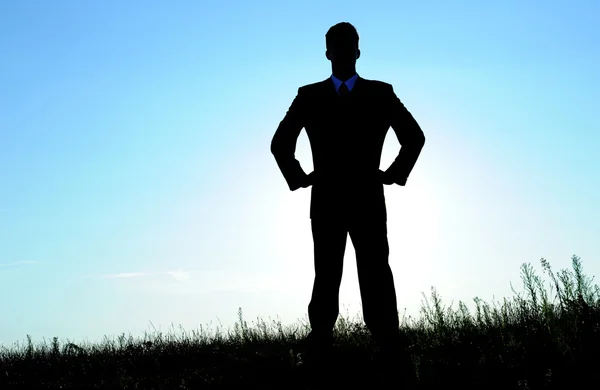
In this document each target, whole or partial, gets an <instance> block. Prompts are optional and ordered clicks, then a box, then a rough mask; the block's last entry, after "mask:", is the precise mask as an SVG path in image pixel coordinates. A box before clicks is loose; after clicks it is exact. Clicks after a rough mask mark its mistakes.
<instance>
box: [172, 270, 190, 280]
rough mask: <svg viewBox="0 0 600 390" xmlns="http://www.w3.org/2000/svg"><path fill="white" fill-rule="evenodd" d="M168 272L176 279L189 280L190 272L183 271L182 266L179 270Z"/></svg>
mask: <svg viewBox="0 0 600 390" xmlns="http://www.w3.org/2000/svg"><path fill="white" fill-rule="evenodd" d="M167 274H168V275H170V276H172V277H173V278H174V279H175V280H188V279H189V278H190V272H188V271H183V270H182V269H181V268H180V269H178V270H177V271H169V272H167Z"/></svg>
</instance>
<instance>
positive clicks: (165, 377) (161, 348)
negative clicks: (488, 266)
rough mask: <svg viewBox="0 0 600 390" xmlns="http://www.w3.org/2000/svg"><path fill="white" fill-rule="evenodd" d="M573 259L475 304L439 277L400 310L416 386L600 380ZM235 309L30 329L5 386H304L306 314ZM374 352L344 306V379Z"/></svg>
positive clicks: (588, 284)
mask: <svg viewBox="0 0 600 390" xmlns="http://www.w3.org/2000/svg"><path fill="white" fill-rule="evenodd" d="M571 260H572V270H561V271H560V272H558V273H556V274H555V273H554V272H553V271H552V269H551V267H550V264H549V263H548V261H546V260H545V259H541V261H540V263H541V268H542V271H543V274H545V275H546V276H547V281H544V280H543V279H542V278H541V277H540V276H538V275H536V273H535V271H534V269H533V267H532V266H531V264H529V263H526V264H523V265H522V266H521V279H522V283H523V291H521V292H517V291H515V289H514V288H513V287H512V285H511V288H512V291H513V292H514V294H515V296H514V297H513V298H512V299H507V298H504V299H503V300H502V302H492V304H489V303H487V302H484V301H483V300H481V299H479V298H475V299H474V301H475V310H474V312H472V313H471V312H470V311H469V310H468V308H467V306H466V305H465V304H464V303H463V302H459V303H458V307H457V308H453V307H452V306H445V305H444V304H443V302H442V299H441V297H440V296H439V294H438V293H437V291H436V290H435V289H434V288H432V290H431V293H430V296H429V297H427V296H425V295H424V300H423V305H422V309H421V316H420V318H418V319H412V318H409V319H406V318H402V323H401V326H400V328H401V331H402V334H403V335H404V336H405V338H406V341H407V345H408V349H407V351H408V352H407V353H409V354H410V358H411V360H412V363H413V364H414V370H415V372H416V375H417V377H418V383H419V386H420V387H421V388H432V386H433V388H441V387H444V388H445V387H446V386H450V385H452V386H460V387H461V388H467V387H468V388H481V389H484V388H502V389H542V388H544V389H550V388H552V389H568V388H576V387H577V386H582V385H583V383H584V382H585V383H586V387H589V386H591V388H600V376H599V375H598V372H600V370H599V366H598V364H599V363H600V359H599V358H598V356H599V353H600V349H599V348H600V337H599V336H600V289H599V288H598V285H593V284H592V282H593V279H590V278H588V277H587V276H585V275H584V273H583V269H582V264H581V260H580V258H579V257H577V256H573V257H572V259H571ZM238 316H239V321H238V322H237V323H236V324H235V326H234V327H233V329H228V330H223V329H222V327H217V328H216V330H214V331H213V330H212V329H207V328H205V327H202V326H200V328H199V330H198V331H192V332H191V333H188V332H186V331H185V330H183V329H181V327H180V332H179V334H176V333H173V334H166V335H163V334H162V333H161V332H157V333H155V334H152V335H148V334H145V335H144V337H143V338H142V339H134V338H132V337H131V336H129V337H126V336H125V334H122V335H121V336H119V337H118V338H117V340H116V341H115V340H110V339H108V338H105V341H104V342H103V343H101V344H99V345H93V344H88V345H77V344H74V343H72V342H69V341H66V342H59V341H58V339H57V338H54V339H53V340H52V341H51V342H50V345H47V344H46V342H44V343H42V344H39V345H34V344H33V342H32V340H31V337H30V336H29V335H27V344H26V345H22V346H19V345H18V344H17V346H16V348H15V349H12V350H9V349H6V348H2V349H1V350H0V389H8V388H17V387H18V388H63V389H75V388H77V389H83V388H90V389H91V388H120V389H199V388H225V387H226V388H230V387H232V386H248V387H249V386H252V387H254V386H260V387H261V388H277V389H288V388H290V389H292V388H303V386H304V385H303V383H304V377H305V376H304V362H303V352H302V347H301V341H302V340H303V338H304V337H305V336H306V334H307V333H308V331H309V328H308V326H307V324H306V323H299V324H295V325H290V326H284V325H282V324H281V322H280V321H275V320H270V321H269V322H265V321H264V320H261V319H257V321H256V322H255V323H253V324H252V325H251V326H249V325H248V323H247V322H246V321H245V320H244V318H243V313H242V310H241V309H239V311H238ZM374 352H375V347H374V344H373V342H372V340H371V337H370V335H369V332H368V331H367V330H366V328H365V326H364V324H363V322H362V319H361V318H360V317H357V318H355V319H354V320H351V319H349V318H348V316H341V317H340V318H339V320H338V322H337V324H336V328H335V348H334V353H335V359H334V362H332V370H337V371H336V372H338V373H339V378H340V379H339V387H348V386H352V387H356V386H358V385H359V384H361V383H362V384H367V385H368V383H369V381H370V379H369V378H371V376H372V375H373V373H374V372H375V370H376V367H375V366H374V363H373V359H372V358H373V354H374ZM588 382H589V385H587V383H588Z"/></svg>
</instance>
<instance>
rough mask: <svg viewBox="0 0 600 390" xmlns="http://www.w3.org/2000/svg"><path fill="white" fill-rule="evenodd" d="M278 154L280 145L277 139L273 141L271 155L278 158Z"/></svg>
mask: <svg viewBox="0 0 600 390" xmlns="http://www.w3.org/2000/svg"><path fill="white" fill-rule="evenodd" d="M278 153H279V145H278V144H277V142H276V141H275V138H273V140H272V141H271V154H272V155H273V156H277V154H278Z"/></svg>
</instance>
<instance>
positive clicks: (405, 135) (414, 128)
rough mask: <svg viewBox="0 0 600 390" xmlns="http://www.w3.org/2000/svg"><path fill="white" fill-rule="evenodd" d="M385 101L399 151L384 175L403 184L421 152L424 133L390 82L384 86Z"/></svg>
mask: <svg viewBox="0 0 600 390" xmlns="http://www.w3.org/2000/svg"><path fill="white" fill-rule="evenodd" d="M386 101H387V102H388V104H387V106H386V107H387V109H388V114H389V118H390V126H391V127H392V129H393V130H394V133H396V137H397V138H398V142H399V143H400V152H399V153H398V156H397V157H396V159H395V160H394V162H393V163H392V165H390V167H389V168H388V169H387V170H386V171H385V175H387V176H389V177H391V178H392V180H393V182H394V183H396V184H400V185H404V184H405V183H406V179H408V176H409V175H410V172H411V171H412V169H413V168H414V166H415V164H416V162H417V159H418V158H419V155H420V154H421V149H422V148H423V145H424V144H425V134H424V133H423V130H421V127H420V126H419V124H418V123H417V121H416V120H415V118H414V117H413V116H412V114H411V113H410V112H409V111H408V110H407V109H406V107H405V106H404V104H403V103H402V102H401V101H400V99H399V98H398V96H396V93H395V92H394V89H393V87H392V85H390V84H388V85H387V86H386Z"/></svg>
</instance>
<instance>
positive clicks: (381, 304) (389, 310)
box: [349, 218, 399, 346]
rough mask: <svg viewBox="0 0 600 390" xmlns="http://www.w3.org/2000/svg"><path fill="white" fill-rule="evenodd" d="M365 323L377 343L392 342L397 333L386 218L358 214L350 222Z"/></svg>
mask: <svg viewBox="0 0 600 390" xmlns="http://www.w3.org/2000/svg"><path fill="white" fill-rule="evenodd" d="M349 231H350V238H351V240H352V243H353V245H354V249H355V251H356V264H357V271H358V281H359V285H360V295H361V299H362V304H363V316H364V320H365V324H366V325H367V327H368V328H369V331H370V332H371V334H372V335H373V337H374V338H375V340H376V341H377V343H378V344H379V345H380V346H388V345H389V344H390V343H393V344H395V342H396V341H397V337H398V334H399V320H398V308H397V304H396V289H395V286H394V277H393V274H392V270H391V269H390V266H389V264H388V256H389V246H388V240H387V224H386V220H385V218H361V219H358V220H356V221H353V223H352V224H351V226H350V229H349Z"/></svg>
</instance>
